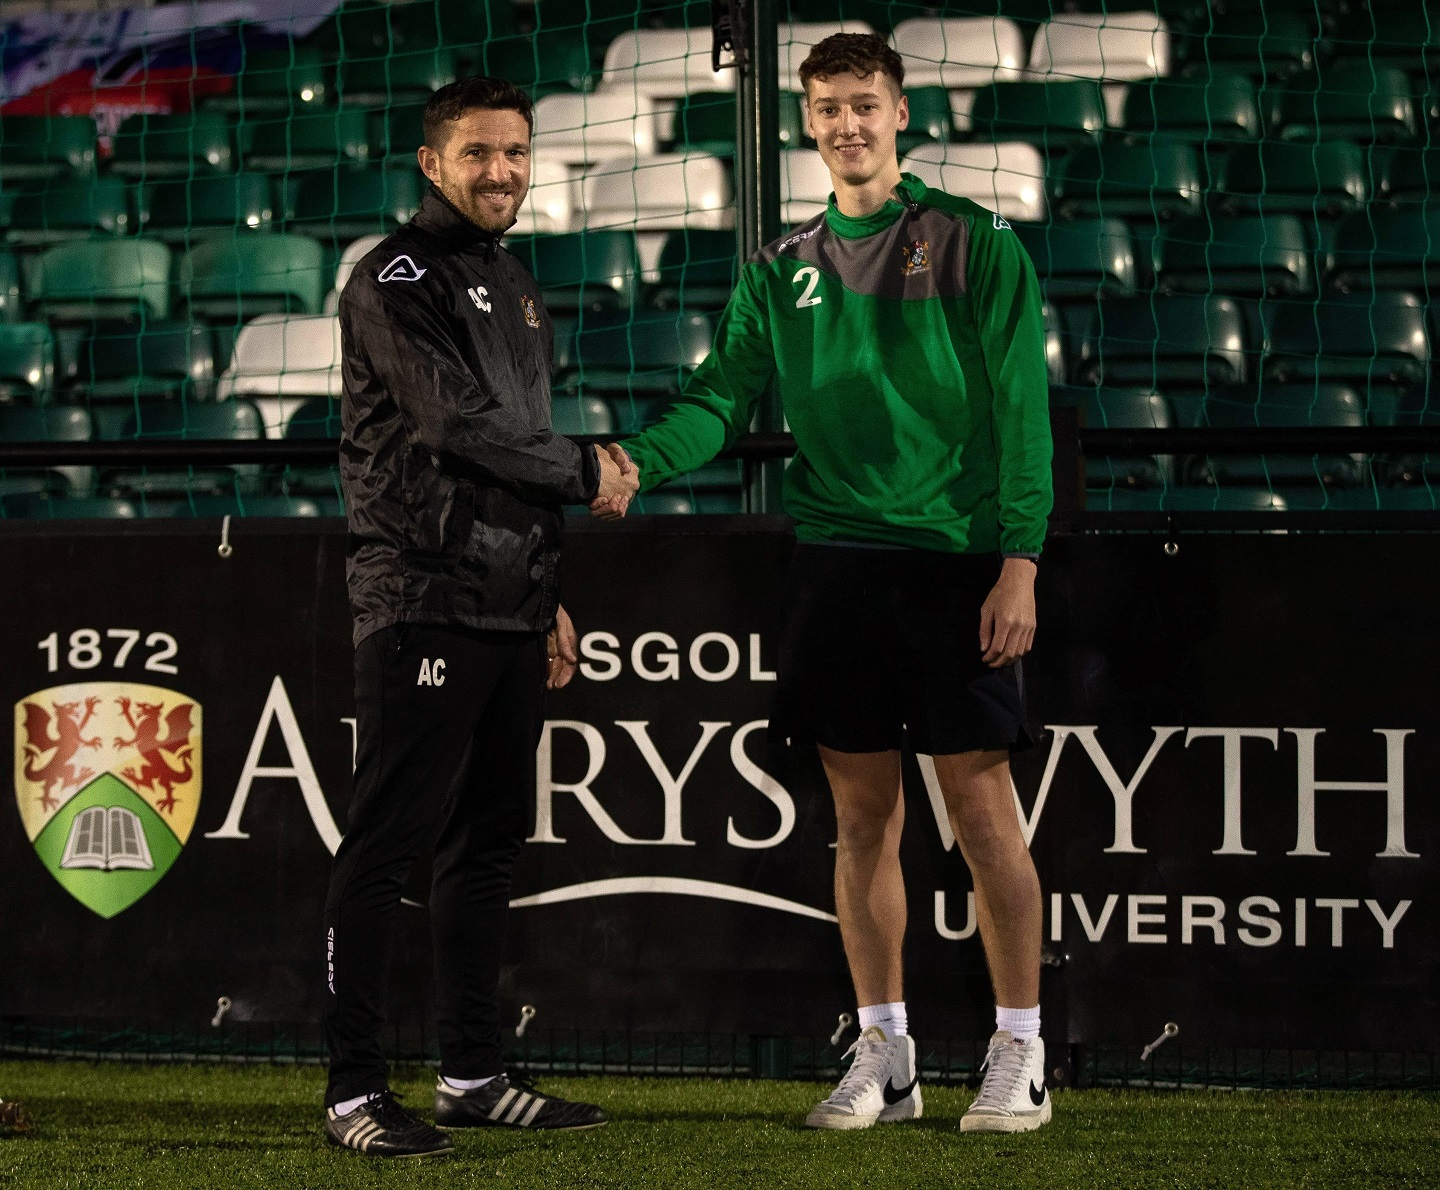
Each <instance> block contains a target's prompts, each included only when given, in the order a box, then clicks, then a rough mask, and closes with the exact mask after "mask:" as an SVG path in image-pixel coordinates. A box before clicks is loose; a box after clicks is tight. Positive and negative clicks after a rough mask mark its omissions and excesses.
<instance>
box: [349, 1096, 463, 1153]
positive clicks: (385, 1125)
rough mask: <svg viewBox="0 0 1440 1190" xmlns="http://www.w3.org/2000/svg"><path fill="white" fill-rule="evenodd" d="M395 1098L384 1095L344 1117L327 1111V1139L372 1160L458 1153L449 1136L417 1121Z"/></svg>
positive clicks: (363, 1104) (372, 1098)
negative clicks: (365, 1155)
mask: <svg viewBox="0 0 1440 1190" xmlns="http://www.w3.org/2000/svg"><path fill="white" fill-rule="evenodd" d="M396 1098H397V1096H396V1094H395V1092H394V1091H381V1092H380V1094H378V1095H375V1096H372V1097H371V1098H370V1099H367V1100H366V1101H365V1102H364V1103H362V1104H361V1105H360V1106H359V1107H357V1108H356V1109H355V1110H354V1111H352V1112H346V1113H345V1114H344V1115H343V1116H337V1115H336V1114H335V1109H334V1108H333V1107H327V1108H326V1109H325V1135H326V1137H327V1138H328V1139H329V1140H330V1141H331V1143H332V1144H337V1145H340V1146H341V1147H342V1148H346V1149H354V1150H355V1151H356V1152H357V1153H365V1154H367V1155H369V1156H371V1157H443V1156H445V1155H446V1154H447V1153H453V1152H454V1151H455V1143H454V1142H453V1141H452V1140H451V1139H450V1138H449V1137H448V1136H446V1135H445V1134H444V1133H443V1132H440V1131H439V1130H437V1129H435V1128H432V1127H430V1125H429V1124H427V1123H425V1121H424V1120H417V1119H416V1118H415V1117H414V1116H412V1115H411V1114H410V1113H409V1112H407V1111H406V1110H405V1109H404V1108H403V1107H401V1106H400V1105H399V1104H398V1103H397V1102H396Z"/></svg>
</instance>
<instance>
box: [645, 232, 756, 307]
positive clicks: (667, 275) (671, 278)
mask: <svg viewBox="0 0 1440 1190" xmlns="http://www.w3.org/2000/svg"><path fill="white" fill-rule="evenodd" d="M738 263H739V262H738V260H737V258H736V247H735V233H734V232H729V231H672V232H670V233H669V234H668V235H667V236H666V237H665V243H664V245H663V246H662V247H661V249H660V280H659V282H658V283H657V284H656V285H654V286H653V287H652V288H651V289H650V291H649V293H648V300H649V302H650V304H651V305H653V306H654V307H655V308H656V309H659V310H677V309H682V308H688V309H694V310H719V309H721V308H723V307H724V306H725V304H726V303H727V302H729V300H730V295H731V294H732V293H733V292H734V291H735V280H736V270H737V266H738Z"/></svg>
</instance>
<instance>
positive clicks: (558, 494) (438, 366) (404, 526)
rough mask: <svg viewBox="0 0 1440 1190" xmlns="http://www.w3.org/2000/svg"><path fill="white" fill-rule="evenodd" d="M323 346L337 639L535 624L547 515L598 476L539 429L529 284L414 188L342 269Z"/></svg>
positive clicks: (451, 210)
mask: <svg viewBox="0 0 1440 1190" xmlns="http://www.w3.org/2000/svg"><path fill="white" fill-rule="evenodd" d="M340 336H341V350H342V361H341V375H342V378H343V385H344V392H343V395H342V397H341V419H342V431H341V441H340V486H341V490H342V491H343V492H344V496H345V508H346V511H347V515H348V518H349V523H350V545H349V561H348V563H347V565H346V579H347V581H348V584H349V588H350V609H351V613H352V615H353V617H354V622H355V643H356V644H359V643H360V641H362V640H364V639H365V637H367V636H369V635H370V634H371V633H372V632H375V631H377V630H378V629H381V628H385V627H387V626H388V625H391V624H396V623H413V624H454V625H461V626H464V627H468V628H479V629H492V630H494V629H498V630H506V631H524V632H545V631H548V630H549V629H550V628H551V627H552V626H553V624H554V622H555V608H556V606H557V604H558V603H559V590H560V540H561V535H562V531H563V528H564V516H563V513H562V510H561V506H562V505H564V504H576V503H583V502H587V501H589V500H592V499H594V497H595V494H596V491H597V489H598V488H599V483H600V470H599V465H598V463H597V462H596V459H595V452H594V451H593V450H590V449H588V448H585V449H582V448H581V447H580V446H579V445H577V444H576V443H574V442H572V441H571V440H570V439H568V438H564V437H561V436H560V435H558V434H555V433H553V432H552V431H551V429H550V377H551V368H552V360H553V357H554V338H555V334H554V327H553V325H552V324H551V321H550V316H549V315H548V314H546V312H545V309H544V307H543V306H542V305H541V303H540V294H539V288H538V286H537V285H536V284H535V279H534V278H533V277H532V276H531V275H530V273H529V271H528V270H527V269H526V268H525V266H524V265H522V264H521V263H520V262H519V261H518V260H516V259H515V257H513V256H511V255H510V254H509V253H508V252H506V251H504V250H503V249H502V248H501V247H500V237H499V236H496V235H493V234H491V233H489V232H486V231H482V230H481V229H480V228H478V227H476V226H475V225H474V224H472V223H471V222H470V221H469V220H468V219H466V218H465V217H464V216H463V215H461V214H460V212H459V211H458V210H456V209H455V207H454V206H452V205H451V204H450V203H449V202H448V201H447V200H446V199H445V198H444V197H443V196H442V195H441V194H440V192H439V191H438V190H436V189H435V188H434V187H431V189H430V190H429V192H428V193H427V194H426V195H425V199H424V201H423V202H422V203H421V206H420V211H419V213H418V214H417V215H416V216H415V218H414V219H413V220H411V222H410V223H408V224H406V226H404V227H402V228H400V230H398V231H396V232H395V233H394V234H393V235H390V236H387V237H386V239H385V240H384V241H383V242H382V243H381V244H380V245H379V246H378V247H376V248H375V249H374V251H372V252H370V253H368V254H367V255H366V256H364V257H363V258H362V259H361V260H360V262H359V264H357V265H356V266H355V271H354V273H353V274H352V275H351V277H350V280H349V282H348V284H347V285H346V286H345V289H344V290H343V292H342V293H341V295H340Z"/></svg>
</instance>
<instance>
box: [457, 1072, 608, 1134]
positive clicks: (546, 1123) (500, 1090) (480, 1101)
mask: <svg viewBox="0 0 1440 1190" xmlns="http://www.w3.org/2000/svg"><path fill="white" fill-rule="evenodd" d="M435 1123H436V1124H437V1125H439V1126H440V1127H441V1128H552V1129H561V1130H565V1131H572V1132H573V1131H579V1130H580V1129H582V1128H603V1127H604V1126H605V1125H606V1124H607V1123H608V1121H607V1120H606V1119H605V1113H604V1112H603V1111H601V1110H600V1109H599V1108H598V1107H596V1106H595V1105H594V1104H593V1103H572V1102H570V1100H568V1099H559V1098H557V1097H555V1096H554V1095H542V1094H540V1092H539V1091H538V1090H536V1088H535V1085H534V1084H533V1083H531V1082H529V1081H528V1080H526V1079H524V1078H522V1077H521V1076H520V1075H518V1074H514V1073H506V1074H499V1075H496V1076H495V1077H494V1078H492V1079H491V1080H490V1081H489V1082H488V1083H486V1084H485V1085H484V1086H483V1087H476V1088H475V1089H474V1090H473V1091H457V1090H456V1089H455V1088H454V1087H452V1086H450V1084H449V1083H447V1082H446V1081H445V1080H444V1079H443V1078H442V1079H441V1080H440V1081H439V1082H438V1083H436V1084H435Z"/></svg>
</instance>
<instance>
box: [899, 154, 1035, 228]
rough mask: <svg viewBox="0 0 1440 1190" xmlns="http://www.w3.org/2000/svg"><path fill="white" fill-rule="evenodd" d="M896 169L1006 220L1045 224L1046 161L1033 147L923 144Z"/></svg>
mask: <svg viewBox="0 0 1440 1190" xmlns="http://www.w3.org/2000/svg"><path fill="white" fill-rule="evenodd" d="M900 168H901V169H902V170H904V171H905V172H906V173H910V174H914V175H915V176H916V177H917V178H919V179H920V180H921V181H922V182H924V183H925V185H927V186H935V187H938V188H939V189H941V190H944V191H946V192H948V193H950V194H955V195H959V196H960V197H962V198H968V199H970V200H971V201H973V202H977V203H979V204H980V205H981V206H982V207H985V208H986V209H987V210H991V211H998V212H999V213H1000V215H1002V216H1003V217H1004V218H1006V219H1014V220H1020V221H1023V222H1026V223H1039V222H1042V221H1043V220H1044V219H1045V159H1044V157H1043V156H1042V155H1041V154H1040V151H1039V150H1038V149H1036V148H1035V147H1034V146H1033V145H1029V144H995V145H990V144H968V145H921V146H920V147H919V148H918V149H915V150H913V151H912V152H911V153H909V154H908V155H907V156H906V158H905V160H904V161H903V162H901V165H900Z"/></svg>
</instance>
